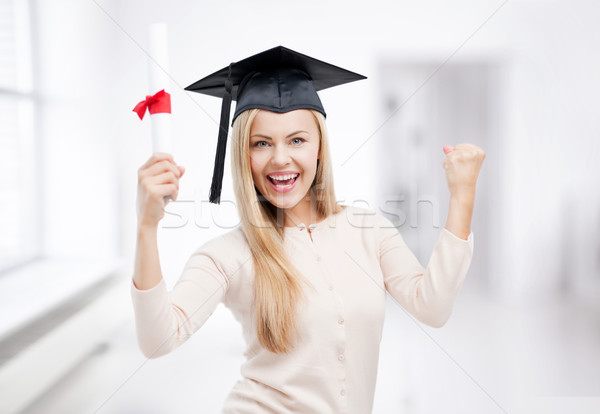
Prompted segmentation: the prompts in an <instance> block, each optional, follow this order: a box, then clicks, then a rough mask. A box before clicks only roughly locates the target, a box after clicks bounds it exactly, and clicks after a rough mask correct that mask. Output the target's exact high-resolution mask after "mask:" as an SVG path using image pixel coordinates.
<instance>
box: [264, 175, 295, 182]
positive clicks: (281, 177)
mask: <svg viewBox="0 0 600 414" xmlns="http://www.w3.org/2000/svg"><path fill="white" fill-rule="evenodd" d="M297 176H298V174H287V175H279V176H274V175H269V177H271V178H272V179H273V180H277V181H285V180H289V179H290V178H296V177H297Z"/></svg>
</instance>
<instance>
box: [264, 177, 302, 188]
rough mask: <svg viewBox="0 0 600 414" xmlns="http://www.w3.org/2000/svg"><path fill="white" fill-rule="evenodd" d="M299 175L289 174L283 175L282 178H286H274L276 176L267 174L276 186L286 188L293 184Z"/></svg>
mask: <svg viewBox="0 0 600 414" xmlns="http://www.w3.org/2000/svg"><path fill="white" fill-rule="evenodd" d="M299 176H300V174H289V175H287V176H283V177H282V178H284V179H280V178H274V177H271V176H269V175H267V178H268V179H269V181H271V183H273V184H274V185H275V186H276V187H281V188H285V187H289V186H291V185H293V184H294V183H295V182H296V180H297V179H298V177H299Z"/></svg>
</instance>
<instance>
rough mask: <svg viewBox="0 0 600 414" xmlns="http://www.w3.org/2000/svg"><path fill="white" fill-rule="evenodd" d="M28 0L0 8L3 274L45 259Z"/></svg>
mask: <svg viewBox="0 0 600 414" xmlns="http://www.w3.org/2000/svg"><path fill="white" fill-rule="evenodd" d="M31 38H32V36H31V25H30V13H29V8H28V2H27V1H18V0H5V1H2V2H1V3H0V273H2V272H3V271H5V270H7V269H9V268H11V267H15V266H18V265H20V264H23V263H26V262H29V261H31V260H33V259H35V258H36V257H38V256H39V255H40V240H41V234H40V233H41V226H40V211H39V208H38V207H37V206H38V205H39V199H38V198H37V194H38V191H36V182H37V181H38V180H36V174H37V173H38V171H39V169H38V165H37V162H36V159H37V157H36V152H37V146H36V145H35V144H36V142H35V136H36V134H35V124H36V122H35V116H36V105H37V104H36V103H37V96H36V93H35V89H34V85H33V75H32V68H33V65H32V46H31Z"/></svg>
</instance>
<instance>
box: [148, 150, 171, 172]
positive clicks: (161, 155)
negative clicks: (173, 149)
mask: <svg viewBox="0 0 600 414" xmlns="http://www.w3.org/2000/svg"><path fill="white" fill-rule="evenodd" d="M162 160H170V162H172V163H175V161H174V160H173V156H172V155H171V154H169V153H166V152H154V153H153V154H152V155H151V156H150V158H148V160H146V162H145V163H144V164H143V165H142V166H141V167H140V170H143V169H145V168H148V167H149V166H151V165H152V164H156V163H157V162H159V161H162Z"/></svg>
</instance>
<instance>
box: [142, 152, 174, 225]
mask: <svg viewBox="0 0 600 414" xmlns="http://www.w3.org/2000/svg"><path fill="white" fill-rule="evenodd" d="M184 172H185V168H184V167H182V166H178V165H177V164H175V161H173V156H172V155H171V154H167V153H164V152H155V153H153V154H152V156H151V157H150V158H148V161H146V162H145V163H144V165H142V166H141V167H140V168H139V169H138V192H137V203H136V204H137V217H138V226H140V227H141V226H151V227H155V226H158V222H159V221H160V220H161V219H162V218H163V217H164V215H165V206H166V205H167V203H168V201H167V200H165V199H164V198H165V197H166V196H170V197H171V200H173V201H174V200H176V199H177V195H178V194H179V179H180V178H181V176H182V175H183V173H184Z"/></svg>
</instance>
